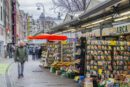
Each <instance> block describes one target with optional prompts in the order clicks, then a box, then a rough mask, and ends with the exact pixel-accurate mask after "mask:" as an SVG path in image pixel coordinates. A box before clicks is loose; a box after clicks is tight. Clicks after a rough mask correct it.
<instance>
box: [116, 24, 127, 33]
mask: <svg viewBox="0 0 130 87" xmlns="http://www.w3.org/2000/svg"><path fill="white" fill-rule="evenodd" d="M116 33H120V34H124V33H128V26H127V25H125V26H120V27H117V31H116Z"/></svg>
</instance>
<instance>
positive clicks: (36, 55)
mask: <svg viewBox="0 0 130 87" xmlns="http://www.w3.org/2000/svg"><path fill="white" fill-rule="evenodd" d="M38 54H39V48H38V47H36V48H35V57H36V59H39V56H38Z"/></svg>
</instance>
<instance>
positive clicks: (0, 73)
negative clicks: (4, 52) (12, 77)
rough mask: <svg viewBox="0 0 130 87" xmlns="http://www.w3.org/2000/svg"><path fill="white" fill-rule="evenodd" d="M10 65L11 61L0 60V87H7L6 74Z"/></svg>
mask: <svg viewBox="0 0 130 87" xmlns="http://www.w3.org/2000/svg"><path fill="white" fill-rule="evenodd" d="M11 63H13V59H5V58H0V87H7V83H6V80H7V79H6V77H7V73H6V72H7V69H8V68H9V66H10V64H11Z"/></svg>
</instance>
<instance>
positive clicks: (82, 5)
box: [52, 0, 91, 12]
mask: <svg viewBox="0 0 130 87" xmlns="http://www.w3.org/2000/svg"><path fill="white" fill-rule="evenodd" d="M52 1H53V4H54V8H53V9H59V10H60V11H67V12H77V11H85V10H86V9H87V8H88V6H89V4H90V2H91V0H52Z"/></svg>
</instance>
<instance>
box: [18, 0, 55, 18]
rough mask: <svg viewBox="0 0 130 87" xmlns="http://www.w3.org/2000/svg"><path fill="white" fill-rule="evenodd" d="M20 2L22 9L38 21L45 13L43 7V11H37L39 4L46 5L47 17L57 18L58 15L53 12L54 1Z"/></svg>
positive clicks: (20, 0) (25, 0)
mask: <svg viewBox="0 0 130 87" xmlns="http://www.w3.org/2000/svg"><path fill="white" fill-rule="evenodd" d="M18 2H19V3H20V9H21V10H24V11H25V12H26V13H29V14H30V15H32V16H33V18H34V19H38V17H39V15H40V14H41V12H42V11H43V10H42V7H41V10H37V6H36V4H37V3H39V2H40V3H43V4H44V8H45V15H46V16H51V17H56V16H57V14H56V13H54V11H53V10H51V9H52V8H53V3H52V0H18Z"/></svg>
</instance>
